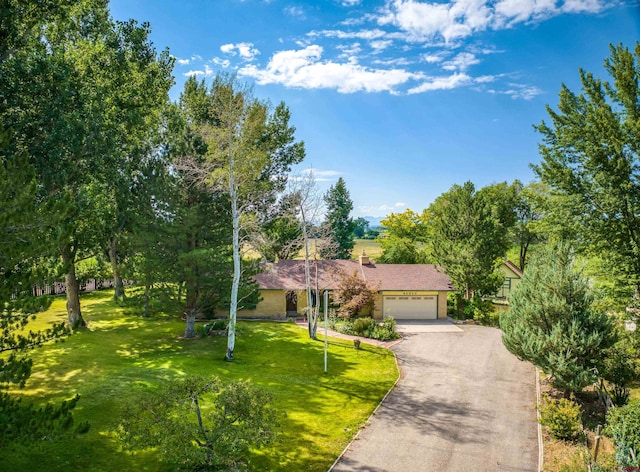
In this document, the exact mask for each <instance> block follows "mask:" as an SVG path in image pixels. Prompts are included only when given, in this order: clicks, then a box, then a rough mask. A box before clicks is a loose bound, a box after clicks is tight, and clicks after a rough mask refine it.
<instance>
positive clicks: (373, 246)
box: [351, 239, 382, 261]
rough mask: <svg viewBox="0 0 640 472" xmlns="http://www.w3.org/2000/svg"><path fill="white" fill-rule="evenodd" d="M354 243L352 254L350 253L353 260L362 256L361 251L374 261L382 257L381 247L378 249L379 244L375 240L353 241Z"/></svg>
mask: <svg viewBox="0 0 640 472" xmlns="http://www.w3.org/2000/svg"><path fill="white" fill-rule="evenodd" d="M354 243H355V245H354V246H353V252H352V253H351V257H352V258H353V259H357V258H358V256H360V254H362V250H363V249H364V250H365V252H366V253H367V256H369V257H370V258H371V259H373V260H374V261H375V260H377V259H378V258H379V257H380V256H381V255H382V247H380V243H379V242H378V241H376V240H375V239H354Z"/></svg>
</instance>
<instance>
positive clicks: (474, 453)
mask: <svg viewBox="0 0 640 472" xmlns="http://www.w3.org/2000/svg"><path fill="white" fill-rule="evenodd" d="M460 328H461V331H459V332H414V333H411V332H409V333H405V334H404V337H405V340H404V341H403V342H401V343H399V344H397V345H395V346H394V347H393V348H392V349H393V350H394V351H395V352H396V355H397V357H398V362H399V364H400V366H401V370H402V378H401V379H400V381H399V382H398V384H397V386H396V388H395V389H394V390H393V391H392V392H391V393H390V394H389V396H388V397H387V399H386V400H385V402H384V403H383V404H382V405H381V407H380V408H379V409H378V412H377V413H376V415H375V416H373V417H372V418H371V422H370V424H369V425H368V426H366V427H365V428H364V429H363V430H362V431H361V432H360V434H359V437H358V439H357V440H355V441H354V442H353V443H352V444H351V446H350V447H349V449H348V451H347V452H346V453H345V455H344V456H343V457H342V458H341V459H340V461H339V462H338V464H336V466H335V467H334V468H333V469H332V470H333V471H335V472H347V471H360V472H364V471H370V472H404V471H406V472H413V471H437V472H446V471H450V472H464V471H474V472H480V471H531V472H535V471H536V470H537V457H538V443H537V429H536V428H537V426H536V416H535V402H536V398H535V384H534V383H535V371H534V368H533V367H532V366H531V365H530V364H526V363H524V362H521V361H519V360H518V359H516V358H515V357H514V356H513V355H511V354H510V353H509V352H508V351H507V350H506V349H505V348H504V346H503V345H502V341H501V332H500V331H499V330H498V329H495V328H486V327H482V326H467V325H465V326H461V327H460ZM416 331H417V330H416Z"/></svg>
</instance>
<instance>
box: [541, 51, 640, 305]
mask: <svg viewBox="0 0 640 472" xmlns="http://www.w3.org/2000/svg"><path fill="white" fill-rule="evenodd" d="M610 50H611V55H610V56H609V58H607V59H606V60H605V61H604V67H605V69H606V71H607V72H608V74H609V76H610V78H611V81H603V80H600V79H598V78H596V77H594V75H593V74H592V73H589V72H586V71H584V70H580V80H581V84H582V89H581V93H580V94H576V93H574V92H572V91H571V90H569V89H568V88H567V87H566V86H562V90H561V91H560V96H559V103H558V109H557V110H553V109H552V108H550V107H547V112H548V114H549V116H550V120H551V121H550V123H549V124H548V123H546V122H542V123H541V124H540V125H538V126H537V130H538V132H540V133H541V135H542V144H541V145H540V152H541V154H542V162H541V163H540V164H539V165H536V166H534V167H533V169H534V171H535V172H536V174H537V175H538V176H539V177H540V178H541V180H542V181H543V182H544V183H546V184H548V185H549V186H550V187H551V189H552V197H553V198H552V199H551V201H550V210H551V211H550V216H551V217H553V220H554V222H555V224H554V228H555V230H556V231H555V233H556V235H558V236H560V237H564V238H571V239H572V240H574V241H576V242H578V243H579V245H580V246H579V249H581V250H584V251H585V253H587V254H596V255H598V256H599V257H601V258H602V261H603V262H604V263H605V264H606V271H605V273H606V274H607V278H609V279H610V280H612V281H615V282H616V284H617V285H618V286H620V287H621V288H625V287H626V288H631V289H632V290H631V293H633V289H636V290H637V288H638V287H639V286H640V245H639V244H638V241H640V179H639V176H640V174H639V169H640V166H639V164H640V161H639V157H638V156H639V153H638V144H637V143H638V140H639V138H640V128H639V127H638V116H639V111H638V105H637V104H638V99H639V97H640V88H639V87H640V86H639V82H640V81H639V79H640V45H639V44H638V43H636V44H635V47H634V48H633V49H632V50H630V49H628V48H626V47H624V46H623V45H622V44H620V45H618V46H610ZM545 219H546V218H545ZM628 301H629V300H628V299H626V300H625V302H626V303H628Z"/></svg>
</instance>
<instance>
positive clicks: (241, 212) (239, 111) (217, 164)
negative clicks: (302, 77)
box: [183, 76, 304, 360]
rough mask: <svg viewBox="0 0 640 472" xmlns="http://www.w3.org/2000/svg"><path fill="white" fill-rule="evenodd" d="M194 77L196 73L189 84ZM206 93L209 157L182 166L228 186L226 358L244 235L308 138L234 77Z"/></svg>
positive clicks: (203, 128) (215, 186) (202, 129)
mask: <svg viewBox="0 0 640 472" xmlns="http://www.w3.org/2000/svg"><path fill="white" fill-rule="evenodd" d="M193 82H195V79H192V80H191V81H188V84H187V86H193ZM205 95H206V97H207V100H206V101H204V105H205V106H203V107H201V108H199V110H200V113H202V114H203V115H204V117H205V118H206V119H205V120H203V124H202V125H200V126H199V133H200V135H201V136H202V137H203V140H204V142H205V144H206V147H207V148H206V159H205V162H200V163H198V162H195V163H194V162H193V160H190V161H191V162H190V163H189V164H187V165H186V166H183V168H185V169H186V168H188V169H189V172H191V173H192V175H193V177H194V179H195V180H197V181H198V180H199V181H200V182H203V183H204V184H206V185H207V186H208V187H209V188H210V189H211V191H213V192H221V191H222V192H225V193H226V195H227V198H228V202H229V207H230V208H229V209H230V214H231V227H232V238H231V242H232V249H233V252H232V258H233V277H232V285H231V296H230V302H229V327H228V338H227V353H226V356H225V358H226V359H227V360H233V358H234V350H235V325H236V314H237V310H238V301H239V300H238V294H239V291H240V282H241V278H242V260H241V250H242V243H243V239H244V237H245V236H246V234H247V233H248V232H249V231H251V230H252V229H253V227H254V226H255V225H254V223H255V222H256V221H257V218H256V216H255V213H256V212H257V211H260V210H261V209H262V208H264V205H265V202H273V201H274V199H275V195H276V194H277V193H278V192H279V191H281V190H282V189H283V188H284V185H285V184H286V177H287V174H288V172H289V170H290V167H291V165H293V164H296V163H298V162H300V161H301V160H302V158H303V157H304V144H303V143H302V142H296V140H295V137H294V132H295V128H294V127H293V126H291V125H290V124H289V120H290V112H289V110H288V108H287V107H286V106H285V105H284V104H283V103H280V104H279V105H277V106H276V107H275V108H274V109H273V110H271V109H270V107H269V106H268V105H267V104H265V103H263V102H260V101H259V100H257V99H255V98H254V97H253V96H252V94H251V91H250V90H249V89H248V88H246V87H244V86H242V85H241V84H239V83H238V82H237V81H236V79H235V78H234V77H228V76H217V77H216V78H215V79H214V81H213V84H212V85H211V88H210V89H209V90H208V91H205Z"/></svg>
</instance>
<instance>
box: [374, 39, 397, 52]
mask: <svg viewBox="0 0 640 472" xmlns="http://www.w3.org/2000/svg"><path fill="white" fill-rule="evenodd" d="M392 44H393V41H391V40H390V39H379V40H376V41H371V42H370V43H369V45H370V46H371V47H372V48H373V49H375V50H376V51H378V52H379V51H383V50H385V49H387V48H388V47H389V46H391V45H392Z"/></svg>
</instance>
